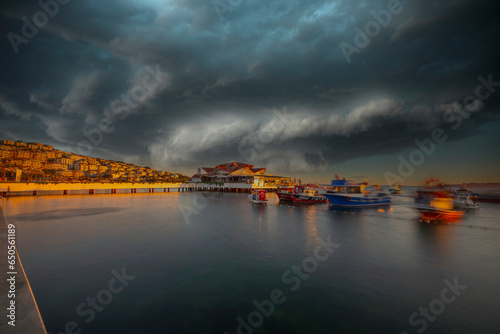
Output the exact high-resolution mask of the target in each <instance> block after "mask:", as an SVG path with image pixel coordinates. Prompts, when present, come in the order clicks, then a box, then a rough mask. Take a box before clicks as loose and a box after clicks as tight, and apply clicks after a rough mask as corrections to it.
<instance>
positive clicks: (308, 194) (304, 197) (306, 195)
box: [292, 186, 327, 204]
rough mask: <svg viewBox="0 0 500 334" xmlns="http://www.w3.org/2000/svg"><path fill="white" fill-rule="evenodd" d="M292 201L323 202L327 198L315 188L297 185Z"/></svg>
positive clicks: (305, 202)
mask: <svg viewBox="0 0 500 334" xmlns="http://www.w3.org/2000/svg"><path fill="white" fill-rule="evenodd" d="M301 188H302V189H301ZM301 190H302V191H301ZM292 201H293V203H303V204H321V203H326V202H327V199H326V197H325V196H323V195H320V194H319V193H318V191H317V190H316V189H315V188H311V187H300V186H295V190H294V193H293V194H292Z"/></svg>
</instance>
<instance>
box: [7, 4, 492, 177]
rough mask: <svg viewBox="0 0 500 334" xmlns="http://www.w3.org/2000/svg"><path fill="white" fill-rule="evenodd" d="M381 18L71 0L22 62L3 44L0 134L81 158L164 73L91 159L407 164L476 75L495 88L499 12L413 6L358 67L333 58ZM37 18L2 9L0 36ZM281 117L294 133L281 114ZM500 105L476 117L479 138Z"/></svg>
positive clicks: (274, 7) (341, 11)
mask: <svg viewBox="0 0 500 334" xmlns="http://www.w3.org/2000/svg"><path fill="white" fill-rule="evenodd" d="M386 8H387V1H382V0H380V1H379V0H377V1H366V0H365V1H358V2H354V1H348V0H332V1H319V0H317V1H316V0H311V1H307V2H304V1H286V0H276V1H271V2H258V1H253V2H252V1H242V2H241V3H240V5H238V6H235V7H234V8H233V10H232V11H227V12H225V13H224V17H223V20H221V19H220V18H219V15H218V14H217V11H216V10H215V7H214V5H213V2H211V1H195V0H187V1H184V0H183V1H180V0H168V1H167V0H165V1H161V0H148V1H136V0H126V1H118V0H110V1H106V5H105V6H103V5H102V3H101V2H99V1H96V0H89V1H71V2H69V3H68V4H67V5H64V6H61V7H60V11H59V13H58V15H56V16H55V17H53V18H51V19H50V22H49V23H48V24H47V25H46V26H45V27H43V28H42V29H40V31H39V33H38V34H37V36H36V37H34V38H32V39H30V40H29V42H28V43H27V44H21V45H20V46H19V49H20V52H19V53H18V54H15V53H14V52H13V50H12V46H11V45H10V42H9V41H8V39H6V38H4V39H2V40H1V42H0V43H2V45H1V49H0V50H2V51H1V52H0V61H2V65H3V68H4V69H5V70H4V71H3V72H2V76H0V120H1V121H0V132H2V133H7V132H8V133H9V134H12V136H16V137H19V138H21V137H23V136H28V135H30V134H34V133H36V136H38V137H37V138H35V139H36V140H38V141H41V142H49V143H51V144H54V145H56V146H57V145H66V146H67V145H74V143H78V142H79V141H81V140H84V139H86V138H85V137H84V135H83V134H82V131H83V130H84V129H89V128H95V127H97V126H98V124H99V122H100V121H101V120H102V119H103V118H105V117H108V116H110V115H111V116H113V115H112V114H113V113H112V110H111V109H112V108H111V104H112V103H113V102H114V101H116V100H117V99H120V98H121V97H122V96H129V95H130V94H131V93H132V90H133V89H134V87H136V86H137V85H140V84H141V83H142V81H143V79H144V75H145V71H146V69H147V68H148V67H149V68H156V67H157V66H158V67H159V68H160V69H161V71H162V72H165V73H168V77H167V78H166V80H165V85H163V86H161V87H159V88H158V89H155V90H150V91H148V92H147V94H145V95H144V96H142V97H141V98H140V99H139V101H138V102H139V103H138V106H137V107H135V108H133V109H132V110H131V112H130V113H129V114H128V116H127V117H126V118H125V119H121V118H119V119H116V122H115V124H114V125H115V128H116V129H115V130H114V131H113V132H112V133H109V134H106V136H105V138H104V140H103V143H102V145H101V146H100V147H99V148H96V151H95V153H96V154H101V155H103V156H104V157H106V156H111V155H113V156H115V157H116V156H118V157H119V156H122V157H124V158H125V157H127V158H133V159H134V161H142V162H143V164H149V163H154V164H155V165H157V166H167V167H171V166H172V167H184V166H197V165H200V164H204V163H205V162H208V161H213V162H214V163H218V162H220V160H222V161H225V160H239V159H240V158H241V159H245V158H250V157H252V155H251V154H250V155H248V154H247V155H246V156H245V154H242V153H241V151H244V149H248V148H251V147H252V145H254V144H253V143H255V142H257V143H260V144H261V143H262V142H265V145H263V147H262V148H261V147H260V146H259V149H258V152H259V154H258V155H256V156H255V157H254V158H255V159H261V160H257V161H258V162H259V163H262V164H266V163H267V164H269V165H272V164H275V165H276V168H279V169H283V170H285V171H287V170H293V168H297V169H299V170H303V171H305V170H314V169H315V168H320V169H321V168H326V167H325V166H328V165H329V164H332V163H337V162H339V161H345V160H346V159H353V158H355V157H359V156H362V155H367V154H368V155H373V156H376V155H381V154H388V153H391V152H392V153H396V152H397V151H398V150H401V149H404V148H405V147H409V146H411V145H412V142H413V140H414V139H415V137H416V136H421V135H425V133H426V131H428V130H429V129H432V127H435V126H440V125H442V115H443V113H444V112H445V111H446V110H456V111H457V112H458V111H459V110H460V107H461V102H460V101H463V100H464V98H465V97H466V96H468V95H471V94H473V93H474V90H475V88H476V86H477V84H478V83H477V76H478V75H481V74H482V75H487V74H489V73H493V77H494V78H495V80H497V81H498V80H500V78H499V76H500V74H498V73H500V66H499V65H498V61H497V60H498V57H499V56H500V51H499V50H500V45H497V44H499V43H500V42H499V40H498V39H497V38H494V37H495V36H496V35H497V34H496V33H497V32H498V30H499V29H500V28H499V27H500V23H498V20H497V18H496V16H495V15H494V13H495V11H494V9H495V8H496V3H495V2H493V1H483V2H481V3H477V2H476V3H474V2H471V1H466V0H459V1H451V0H449V1H448V0H444V1H419V2H415V1H413V2H407V3H406V5H405V9H404V11H403V12H401V13H400V14H398V15H395V16H394V17H393V19H392V21H391V23H390V24H389V25H388V26H387V27H384V28H383V29H382V30H381V33H380V35H378V36H375V37H373V38H372V43H371V44H370V47H369V48H367V49H366V50H363V52H361V53H359V54H353V56H352V57H353V61H352V63H351V64H349V65H348V64H347V63H346V62H345V58H344V56H343V54H342V52H341V51H340V49H339V47H338V45H339V44H340V43H341V42H342V41H345V42H349V43H350V44H352V43H353V38H354V35H355V31H354V30H353V29H354V28H355V27H364V26H365V25H366V23H367V22H369V21H371V20H373V17H372V16H371V15H370V11H371V10H375V11H379V10H382V9H386ZM38 10H40V8H39V7H38V5H37V3H36V2H29V1H16V2H6V4H5V5H2V9H1V10H0V16H2V19H3V20H2V24H1V25H0V29H1V30H2V36H7V34H8V33H9V32H14V33H17V34H22V25H23V22H22V21H21V18H22V17H24V16H26V17H32V16H33V14H34V13H35V12H36V11H38ZM477 18H481V19H480V20H478V19H477ZM281 106H288V110H290V112H289V116H287V118H286V126H283V121H282V120H280V119H279V118H277V116H276V115H275V113H273V112H272V110H273V108H279V109H281V108H280V107H281ZM496 106H497V102H495V99H494V98H492V99H490V100H488V101H486V102H485V103H484V104H483V105H481V106H478V110H481V111H480V112H479V111H478V112H475V113H473V114H472V115H471V117H470V122H469V124H470V125H469V127H470V128H471V130H470V131H471V132H473V129H474V128H477V127H479V126H480V125H478V124H476V120H479V119H482V120H483V121H486V120H491V119H496V117H495V115H496V114H497V113H498V108H497V107H496ZM462 107H463V106H462ZM281 111H282V110H281ZM33 116H36V117H33ZM114 116H116V115H114ZM114 116H113V117H114ZM115 118H117V117H114V118H113V119H115ZM6 119H8V120H9V121H8V122H6V121H4V120H6ZM478 123H479V122H478ZM444 125H446V124H444ZM38 127H40V129H39V130H38V131H34V129H36V128H38ZM11 129H14V130H11ZM23 129H26V130H23ZM28 129H29V130H28ZM7 130H8V131H7ZM471 132H466V131H462V130H459V131H458V132H457V137H458V138H465V137H467V136H470V135H471ZM266 138H272V140H270V141H267V140H266ZM242 147H243V149H242ZM216 160H217V161H216ZM294 161H295V163H294Z"/></svg>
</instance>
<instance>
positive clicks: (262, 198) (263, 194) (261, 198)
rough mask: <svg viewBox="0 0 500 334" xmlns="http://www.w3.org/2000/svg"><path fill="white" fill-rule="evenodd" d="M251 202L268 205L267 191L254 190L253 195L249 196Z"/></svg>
mask: <svg viewBox="0 0 500 334" xmlns="http://www.w3.org/2000/svg"><path fill="white" fill-rule="evenodd" d="M248 199H249V200H250V202H252V203H254V204H267V202H268V200H267V191H265V190H254V191H252V194H251V195H248Z"/></svg>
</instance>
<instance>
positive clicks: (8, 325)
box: [0, 197, 47, 334]
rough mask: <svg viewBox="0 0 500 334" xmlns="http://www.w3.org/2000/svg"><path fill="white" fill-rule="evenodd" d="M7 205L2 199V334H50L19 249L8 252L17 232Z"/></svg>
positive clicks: (0, 204) (0, 331)
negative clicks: (8, 217) (10, 222)
mask: <svg viewBox="0 0 500 334" xmlns="http://www.w3.org/2000/svg"><path fill="white" fill-rule="evenodd" d="M4 205H5V203H4V199H3V198H1V197H0V206H1V208H0V248H1V251H0V257H1V259H0V266H1V271H2V279H1V281H0V291H1V294H2V296H1V297H0V310H2V314H1V316H0V333H19V334H25V333H30V334H47V331H46V329H45V325H44V323H43V320H42V317H41V315H40V311H39V310H38V305H37V303H36V300H35V296H34V295H33V291H32V290H31V286H30V283H29V281H28V277H27V276H26V272H25V271H24V268H23V265H22V263H21V258H20V257H19V253H18V251H17V248H14V247H11V249H9V248H8V246H11V244H12V243H13V241H12V240H15V229H12V228H9V225H8V223H7V221H6V220H5V217H4V215H3V209H4ZM11 227H12V226H11ZM9 241H10V243H9ZM9 256H10V258H9ZM11 266H12V267H11ZM14 325H15V326H14Z"/></svg>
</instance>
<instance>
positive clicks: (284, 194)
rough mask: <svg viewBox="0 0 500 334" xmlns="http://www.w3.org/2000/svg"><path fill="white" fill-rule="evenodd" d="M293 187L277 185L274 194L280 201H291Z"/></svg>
mask: <svg viewBox="0 0 500 334" xmlns="http://www.w3.org/2000/svg"><path fill="white" fill-rule="evenodd" d="M294 191H295V187H278V191H277V192H275V194H276V195H277V196H278V198H279V200H280V202H293V198H292V196H293V193H294Z"/></svg>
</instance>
